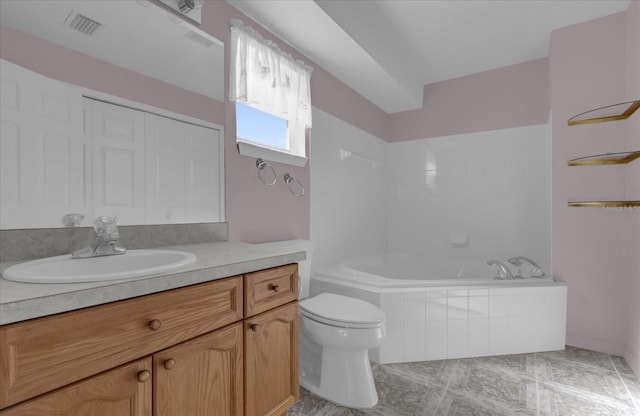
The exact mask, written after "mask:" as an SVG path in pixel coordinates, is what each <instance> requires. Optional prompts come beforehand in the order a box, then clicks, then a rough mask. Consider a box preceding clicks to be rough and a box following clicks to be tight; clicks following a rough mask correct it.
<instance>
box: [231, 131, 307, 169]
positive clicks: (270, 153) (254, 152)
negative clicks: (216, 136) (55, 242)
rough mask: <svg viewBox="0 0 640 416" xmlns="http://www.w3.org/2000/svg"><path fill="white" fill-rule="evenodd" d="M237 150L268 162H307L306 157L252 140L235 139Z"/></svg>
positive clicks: (302, 163)
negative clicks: (261, 144)
mask: <svg viewBox="0 0 640 416" xmlns="http://www.w3.org/2000/svg"><path fill="white" fill-rule="evenodd" d="M237 143H238V151H239V152H240V154H241V155H243V156H249V157H255V158H262V159H264V160H268V161H270V162H278V163H284V164H286V165H293V166H300V167H303V166H305V165H306V164H307V158H306V157H304V156H299V155H296V154H293V153H290V152H286V151H284V150H276V149H271V148H268V147H264V146H260V145H258V144H256V143H253V142H248V141H243V140H242V139H240V138H238V139H237Z"/></svg>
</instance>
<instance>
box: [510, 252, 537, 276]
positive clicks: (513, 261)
mask: <svg viewBox="0 0 640 416" xmlns="http://www.w3.org/2000/svg"><path fill="white" fill-rule="evenodd" d="M523 261H526V262H527V263H529V264H530V265H532V266H533V270H532V271H531V277H535V278H538V279H541V278H543V277H544V272H543V271H542V267H540V266H539V265H538V263H536V262H535V261H533V260H531V259H530V258H527V257H523V256H515V257H511V258H510V259H509V263H511V264H513V265H514V266H516V267H517V266H520V265H521V264H522V262H523Z"/></svg>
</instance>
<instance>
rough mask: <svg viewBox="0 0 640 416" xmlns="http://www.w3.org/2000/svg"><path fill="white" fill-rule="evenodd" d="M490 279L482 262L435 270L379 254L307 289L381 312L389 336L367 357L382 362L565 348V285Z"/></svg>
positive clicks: (324, 274)
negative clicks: (346, 298)
mask: <svg viewBox="0 0 640 416" xmlns="http://www.w3.org/2000/svg"><path fill="white" fill-rule="evenodd" d="M522 272H523V275H525V276H527V275H528V270H524V269H523V270H522ZM494 275H495V270H494V269H492V268H490V267H488V266H487V265H486V262H477V263H476V264H474V263H468V264H465V265H461V266H454V265H446V264H445V265H434V264H433V262H430V261H428V260H427V259H425V258H424V257H417V256H412V255H403V254H383V255H379V256H373V257H367V258H361V259H357V260H352V261H347V262H345V263H342V264H338V265H336V266H332V267H329V268H326V269H322V270H320V271H317V272H316V273H315V274H314V275H313V276H312V278H311V287H310V290H311V295H312V296H313V295H316V294H318V293H322V292H329V293H336V294H342V295H346V296H352V297H355V298H358V299H362V300H365V301H367V302H370V303H373V304H374V305H377V306H379V307H380V308H381V309H382V310H383V311H384V312H385V314H386V321H385V324H386V338H385V340H384V341H383V343H382V344H381V345H380V347H379V348H377V349H376V350H372V351H371V352H370V358H371V359H372V360H373V361H376V362H379V363H398V362H410V361H425V360H440V359H449V358H465V357H479V356H488V355H503V354H518V353H530V352H541V351H553V350H561V349H564V346H565V334H566V316H567V286H566V285H565V284H564V283H560V282H555V281H554V280H553V279H552V278H550V277H545V278H543V279H537V278H525V279H517V280H494V279H493V276H494Z"/></svg>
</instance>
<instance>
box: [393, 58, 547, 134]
mask: <svg viewBox="0 0 640 416" xmlns="http://www.w3.org/2000/svg"><path fill="white" fill-rule="evenodd" d="M547 75H548V61H547V58H542V59H536V60H533V61H528V62H523V63H520V64H516V65H510V66H507V67H504V68H498V69H493V70H490V71H485V72H480V73H477V74H472V75H467V76H464V77H460V78H455V79H451V80H447V81H442V82H438V83H435V84H430V85H427V86H425V87H424V105H423V107H422V108H421V109H418V110H411V111H404V112H401V113H395V114H390V115H389V116H388V121H389V131H390V134H389V138H390V141H392V142H395V141H404V140H415V139H426V138H429V137H442V136H450V135H454V134H461V133H474V132H480V131H488V130H497V129H505V128H510V127H522V126H528V125H535V124H544V123H546V122H547V119H548V116H549V96H548V88H547V87H548V77H547Z"/></svg>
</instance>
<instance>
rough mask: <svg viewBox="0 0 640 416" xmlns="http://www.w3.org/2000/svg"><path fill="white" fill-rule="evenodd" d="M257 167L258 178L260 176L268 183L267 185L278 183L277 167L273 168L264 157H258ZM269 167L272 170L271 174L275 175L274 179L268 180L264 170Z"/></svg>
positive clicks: (264, 182)
mask: <svg viewBox="0 0 640 416" xmlns="http://www.w3.org/2000/svg"><path fill="white" fill-rule="evenodd" d="M256 168H257V169H258V178H260V181H261V182H262V183H263V184H265V185H267V186H274V185H275V184H276V182H277V181H278V176H277V175H276V171H275V169H273V167H272V166H271V165H270V164H268V163H267V162H265V161H264V160H262V159H256ZM265 169H267V170H269V171H270V172H271V174H270V175H271V176H273V180H266V179H265V177H264V176H262V175H263V174H262V172H263V171H264V170H265Z"/></svg>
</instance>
